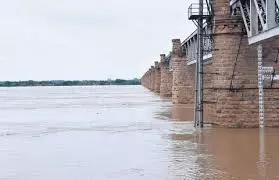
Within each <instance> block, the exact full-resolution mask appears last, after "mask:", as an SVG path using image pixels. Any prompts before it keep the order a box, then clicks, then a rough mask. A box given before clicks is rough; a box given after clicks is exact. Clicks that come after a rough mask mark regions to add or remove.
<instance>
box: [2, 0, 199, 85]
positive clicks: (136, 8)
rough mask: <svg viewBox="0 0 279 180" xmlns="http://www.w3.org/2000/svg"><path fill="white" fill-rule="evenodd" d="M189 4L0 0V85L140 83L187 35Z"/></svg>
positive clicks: (176, 0)
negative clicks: (117, 80)
mask: <svg viewBox="0 0 279 180" xmlns="http://www.w3.org/2000/svg"><path fill="white" fill-rule="evenodd" d="M195 1H197V0H192V1H191V0H35V1H34V0H24V1H23V0H8V1H3V2H2V3H1V6H0V23H1V28H0V62H1V70H0V80H85V79H87V80H89V79H94V80H101V79H103V80H105V79H108V78H110V79H115V78H123V79H131V78H140V77H141V76H142V75H143V73H144V72H145V71H146V70H148V68H149V67H150V66H151V65H152V64H154V61H159V60H160V54H162V53H166V54H167V53H168V52H169V51H170V50H171V40H172V39H175V38H180V39H181V40H184V39H185V38H186V37H187V36H188V35H190V34H191V33H192V32H193V31H194V29H195V26H194V24H193V23H192V22H191V21H189V20H188V17H187V9H188V7H189V5H190V3H191V2H195Z"/></svg>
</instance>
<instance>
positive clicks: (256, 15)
mask: <svg viewBox="0 0 279 180" xmlns="http://www.w3.org/2000/svg"><path fill="white" fill-rule="evenodd" d="M230 5H231V7H232V12H233V13H234V15H236V14H239V15H241V16H242V19H243V22H244V25H245V28H246V31H247V35H248V41H249V44H253V43H257V42H261V41H263V40H266V39H269V38H272V37H275V36H278V35H279V0H231V1H230Z"/></svg>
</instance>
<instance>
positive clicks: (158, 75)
mask: <svg viewBox="0 0 279 180" xmlns="http://www.w3.org/2000/svg"><path fill="white" fill-rule="evenodd" d="M160 86H161V69H160V65H159V62H157V61H156V62H155V88H154V91H155V93H160Z"/></svg>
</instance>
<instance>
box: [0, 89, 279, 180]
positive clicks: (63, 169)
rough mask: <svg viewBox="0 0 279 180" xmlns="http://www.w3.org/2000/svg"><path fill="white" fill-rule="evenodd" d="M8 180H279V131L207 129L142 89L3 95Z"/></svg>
mask: <svg viewBox="0 0 279 180" xmlns="http://www.w3.org/2000/svg"><path fill="white" fill-rule="evenodd" d="M0 101H1V103H0V179H3V180H10V179H12V180H51V179H53V180H56V179H57V180H188V179H189V180H199V179H253V180H254V179H255V180H258V179H259V180H261V179H279V130H278V129H265V130H264V131H259V130H258V129H224V128H211V127H206V128H205V129H204V130H202V131H196V130H195V129H194V128H193V123H192V122H191V121H182V120H183V118H186V119H191V117H192V111H191V110H190V107H185V108H183V107H177V108H171V103H170V101H169V100H168V99H160V98H159V97H158V96H156V95H154V94H153V93H151V92H149V91H148V90H146V89H144V88H143V87H141V86H102V87H100V86H95V87H30V88H29V87H28V88H1V89H0Z"/></svg>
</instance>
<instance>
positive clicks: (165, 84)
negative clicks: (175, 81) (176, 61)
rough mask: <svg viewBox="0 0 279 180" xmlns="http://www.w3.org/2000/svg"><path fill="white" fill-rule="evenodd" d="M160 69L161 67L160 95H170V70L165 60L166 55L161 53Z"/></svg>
mask: <svg viewBox="0 0 279 180" xmlns="http://www.w3.org/2000/svg"><path fill="white" fill-rule="evenodd" d="M160 57H161V61H160V69H161V86H160V96H162V97H171V96H172V78H173V77H172V71H169V64H168V62H167V61H166V55H165V54H161V55H160Z"/></svg>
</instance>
